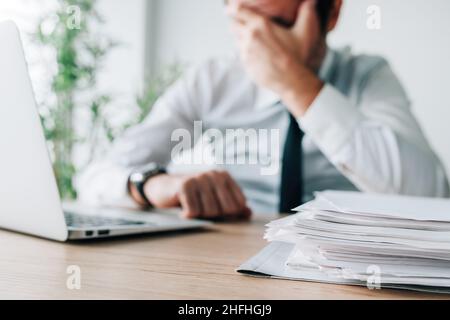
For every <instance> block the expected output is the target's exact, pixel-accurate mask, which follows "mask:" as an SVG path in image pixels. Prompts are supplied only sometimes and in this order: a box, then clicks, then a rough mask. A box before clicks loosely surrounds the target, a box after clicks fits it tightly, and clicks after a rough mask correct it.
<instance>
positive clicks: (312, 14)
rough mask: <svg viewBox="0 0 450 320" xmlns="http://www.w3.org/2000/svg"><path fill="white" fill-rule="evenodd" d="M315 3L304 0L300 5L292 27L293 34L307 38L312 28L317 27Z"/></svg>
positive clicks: (313, 0)
mask: <svg viewBox="0 0 450 320" xmlns="http://www.w3.org/2000/svg"><path fill="white" fill-rule="evenodd" d="M316 1H317V0H306V1H305V2H303V3H302V4H301V5H300V7H299V13H298V16H297V21H296V23H295V25H294V27H293V30H294V32H295V34H297V35H301V36H305V37H307V36H309V35H310V34H311V32H313V31H314V30H313V28H316V27H317V24H318V17H317V11H316Z"/></svg>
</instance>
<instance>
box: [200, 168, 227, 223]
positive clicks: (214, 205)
mask: <svg viewBox="0 0 450 320" xmlns="http://www.w3.org/2000/svg"><path fill="white" fill-rule="evenodd" d="M198 182H199V185H200V188H199V193H200V199H201V203H202V207H203V216H202V217H204V218H209V219H210V218H216V217H217V216H220V215H221V213H222V210H221V207H220V205H219V200H218V198H217V196H216V192H215V190H214V183H213V182H211V181H210V179H209V177H208V176H207V175H202V176H201V177H200V178H198Z"/></svg>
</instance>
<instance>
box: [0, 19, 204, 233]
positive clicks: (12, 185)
mask: <svg viewBox="0 0 450 320" xmlns="http://www.w3.org/2000/svg"><path fill="white" fill-rule="evenodd" d="M0 43H1V44H2V45H1V46H2V49H1V50H0V228H3V229H8V230H13V231H17V232H21V233H25V234H30V235H35V236H39V237H43V238H48V239H52V240H57V241H67V240H82V239H93V238H104V237H114V236H123V235H131V234H141V233H154V232H162V231H174V230H182V229H192V228H200V227H205V226H207V225H209V223H208V222H205V221H192V220H189V221H188V220H183V219H181V218H179V217H178V215H177V213H176V212H153V213H149V212H145V213H144V212H138V211H132V210H125V209H113V208H109V209H107V208H82V207H79V206H77V205H67V206H66V207H65V209H66V210H63V205H62V203H61V199H60V196H59V192H58V188H57V185H56V179H55V177H54V174H53V169H52V165H51V162H50V157H49V154H48V150H47V146H46V142H45V138H44V133H43V129H42V126H41V122H40V118H39V115H38V112H37V108H36V103H35V98H34V94H33V89H32V86H31V81H30V78H29V74H28V69H27V65H26V62H25V56H24V53H23V48H22V42H21V39H20V35H19V31H18V29H17V27H16V26H15V24H14V23H12V22H3V23H0Z"/></svg>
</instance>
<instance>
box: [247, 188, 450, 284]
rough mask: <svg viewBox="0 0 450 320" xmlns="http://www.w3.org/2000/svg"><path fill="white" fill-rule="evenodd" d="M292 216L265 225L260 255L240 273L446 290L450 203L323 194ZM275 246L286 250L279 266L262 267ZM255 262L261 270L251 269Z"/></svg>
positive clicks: (449, 273) (449, 277)
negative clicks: (262, 254)
mask: <svg viewBox="0 0 450 320" xmlns="http://www.w3.org/2000/svg"><path fill="white" fill-rule="evenodd" d="M296 211H298V214H296V215H293V216H290V217H287V218H284V219H281V220H277V221H274V222H271V223H270V224H269V225H268V229H267V232H266V235H265V238H266V239H267V240H269V241H270V242H273V243H272V245H271V246H269V248H266V249H265V251H264V252H265V255H266V257H265V258H264V257H263V256H261V254H260V255H259V256H258V257H257V258H258V259H259V260H258V259H257V260H253V265H251V264H250V265H249V264H248V263H247V265H244V266H243V267H241V270H240V271H254V272H259V271H260V272H262V273H265V274H269V275H273V276H278V277H287V278H291V279H302V280H313V281H326V282H334V283H347V284H358V285H369V286H370V287H377V286H381V287H391V288H405V289H416V290H425V291H437V292H442V291H444V292H445V291H450V200H443V199H425V198H412V197H398V196H386V195H368V194H362V193H353V192H335V191H326V192H321V193H318V194H317V195H316V199H315V200H314V201H311V202H309V203H307V204H305V205H303V206H301V207H299V208H297V209H296ZM275 246H276V247H277V249H275ZM286 246H289V247H286ZM280 248H284V250H285V251H286V250H287V248H289V250H288V252H289V253H288V254H285V255H284V259H285V261H283V262H278V267H277V268H278V269H276V268H273V267H271V268H268V267H267V266H273V265H275V264H276V263H275V262H274V261H272V262H271V263H269V261H268V260H270V259H272V258H269V256H271V257H273V256H274V255H273V254H274V252H275V250H280ZM269 251H270V254H269ZM266 258H267V259H266ZM261 259H263V260H264V259H265V261H264V262H263V261H262V260H261ZM259 262H261V263H259ZM255 263H256V264H258V267H261V266H264V265H265V266H266V267H265V268H261V270H259V271H258V270H257V268H255V266H256V265H255ZM281 266H283V267H281ZM281 268H283V270H282V269H281ZM308 274H309V276H308Z"/></svg>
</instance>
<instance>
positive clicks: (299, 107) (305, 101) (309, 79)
mask: <svg viewBox="0 0 450 320" xmlns="http://www.w3.org/2000/svg"><path fill="white" fill-rule="evenodd" d="M290 72H296V75H295V76H294V77H292V81H290V85H289V86H287V87H286V88H284V89H283V90H282V92H281V99H282V100H283V103H284V104H285V105H286V106H287V108H288V109H289V111H290V112H291V113H292V115H293V116H294V117H295V118H297V119H298V118H300V117H302V116H303V115H305V113H306V112H307V111H308V108H309V107H310V106H311V104H312V103H313V102H314V100H315V99H316V98H317V96H318V95H319V93H320V91H321V90H322V89H323V87H324V83H323V81H322V80H320V78H319V77H318V76H317V75H315V74H314V73H313V72H312V71H310V70H309V69H308V68H306V67H304V66H302V65H298V64H296V65H294V64H293V68H291V71H290Z"/></svg>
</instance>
